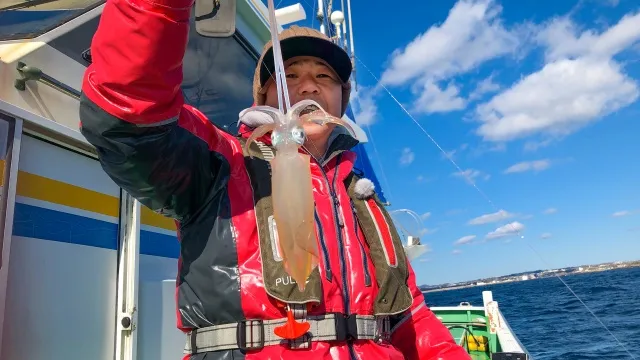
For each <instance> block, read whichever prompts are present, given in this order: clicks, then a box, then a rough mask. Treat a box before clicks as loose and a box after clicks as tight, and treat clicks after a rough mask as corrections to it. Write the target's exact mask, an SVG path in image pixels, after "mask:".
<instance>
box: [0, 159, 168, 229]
mask: <svg viewBox="0 0 640 360" xmlns="http://www.w3.org/2000/svg"><path fill="white" fill-rule="evenodd" d="M4 163H5V162H4V160H0V186H1V185H3V183H4V168H5V166H4ZM16 194H17V195H19V196H24V197H27V198H32V199H36V200H41V201H46V202H50V203H53V204H58V205H64V206H68V207H72V208H76V209H80V210H85V211H89V212H93V213H96V214H102V215H107V216H112V217H116V218H117V217H118V215H119V210H120V209H119V208H120V200H119V199H118V198H117V197H115V196H111V195H107V194H103V193H101V192H97V191H93V190H89V189H86V188H83V187H79V186H75V185H71V184H68V183H65V182H62V181H58V180H54V179H50V178H47V177H44V176H40V175H36V174H32V173H28V172H26V171H22V170H20V171H19V172H18V181H17V189H16ZM140 222H141V223H142V224H143V225H148V226H153V227H157V228H160V229H165V230H169V231H176V225H175V222H174V220H173V219H170V218H167V217H165V216H162V215H160V214H156V213H155V212H153V211H151V210H150V209H149V208H147V207H146V206H142V208H141V219H140Z"/></svg>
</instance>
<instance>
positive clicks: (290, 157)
mask: <svg viewBox="0 0 640 360" xmlns="http://www.w3.org/2000/svg"><path fill="white" fill-rule="evenodd" d="M268 8H269V20H270V21H269V22H270V26H271V40H272V44H273V56H274V64H275V80H276V85H277V89H278V106H279V108H278V109H275V108H273V107H270V106H256V107H253V108H251V109H250V110H249V111H259V112H263V113H266V114H268V115H269V116H270V117H271V118H272V119H273V122H271V123H268V124H265V125H261V126H259V127H257V128H256V129H254V131H253V133H252V134H251V136H250V137H249V139H248V140H247V142H246V143H245V146H246V147H247V148H248V147H249V146H250V145H251V143H252V142H253V141H255V140H256V139H257V138H259V137H261V136H263V135H265V134H267V133H269V132H271V140H272V145H273V146H274V147H275V156H274V158H273V159H271V160H269V162H270V165H271V189H272V193H271V199H272V206H273V216H274V219H275V223H276V229H277V243H278V244H277V245H278V249H279V250H280V254H281V256H282V261H283V265H284V268H285V271H286V272H287V273H288V274H289V275H290V276H291V278H292V279H293V280H295V282H296V284H297V286H298V289H299V290H300V291H301V292H302V291H304V289H305V285H306V281H307V279H308V278H309V276H310V275H311V273H312V272H313V270H314V269H315V268H316V266H318V257H319V256H318V254H319V251H318V245H317V241H316V237H315V218H314V200H313V185H312V182H311V170H310V162H311V157H310V155H308V154H306V153H304V152H302V151H300V148H301V147H302V146H303V145H304V143H305V139H306V136H305V133H304V127H303V125H304V123H306V122H313V123H316V124H329V123H332V124H336V125H341V126H344V127H346V129H347V130H348V131H349V132H350V133H351V135H352V136H354V137H355V133H354V131H353V129H352V128H351V127H350V126H349V124H348V123H346V122H345V121H344V120H342V119H338V118H336V117H334V116H331V115H329V114H328V113H327V112H326V111H324V110H323V109H322V107H321V106H320V105H319V104H318V103H317V102H315V101H313V100H303V101H300V102H298V103H296V104H295V105H294V106H293V107H292V106H291V104H290V102H289V96H288V95H289V92H288V89H287V82H286V78H285V71H284V63H283V61H282V53H281V50H280V43H279V41H278V38H277V35H278V31H277V28H276V17H275V10H274V6H273V0H268Z"/></svg>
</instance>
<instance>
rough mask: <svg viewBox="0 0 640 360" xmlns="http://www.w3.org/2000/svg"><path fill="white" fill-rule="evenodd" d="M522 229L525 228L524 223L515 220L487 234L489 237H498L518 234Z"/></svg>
mask: <svg viewBox="0 0 640 360" xmlns="http://www.w3.org/2000/svg"><path fill="white" fill-rule="evenodd" d="M522 230H524V225H523V224H522V223H520V222H518V221H514V222H512V223H509V224H507V225H504V226H500V227H499V228H497V229H495V230H494V231H491V232H490V233H488V234H487V236H486V238H487V239H498V238H503V237H507V236H513V235H518V233H520V232H521V231H522Z"/></svg>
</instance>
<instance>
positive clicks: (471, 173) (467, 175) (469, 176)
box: [452, 169, 491, 184]
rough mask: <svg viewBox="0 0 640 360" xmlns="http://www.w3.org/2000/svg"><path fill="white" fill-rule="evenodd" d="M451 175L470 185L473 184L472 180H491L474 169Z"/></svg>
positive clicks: (489, 176) (488, 176)
mask: <svg viewBox="0 0 640 360" xmlns="http://www.w3.org/2000/svg"><path fill="white" fill-rule="evenodd" d="M452 175H453V176H457V177H459V178H463V179H464V180H466V181H467V182H468V183H470V184H472V183H474V181H473V180H474V179H476V178H482V179H484V180H489V179H490V178H491V175H489V174H485V173H483V172H482V171H480V170H476V169H467V170H463V171H457V172H454V173H453V174H452Z"/></svg>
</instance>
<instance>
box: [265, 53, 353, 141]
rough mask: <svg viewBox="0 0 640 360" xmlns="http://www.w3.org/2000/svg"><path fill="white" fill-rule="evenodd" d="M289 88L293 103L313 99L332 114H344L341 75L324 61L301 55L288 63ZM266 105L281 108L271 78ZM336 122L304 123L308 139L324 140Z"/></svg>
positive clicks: (286, 67)
mask: <svg viewBox="0 0 640 360" xmlns="http://www.w3.org/2000/svg"><path fill="white" fill-rule="evenodd" d="M284 65H285V73H286V75H287V88H288V89H289V100H290V102H291V105H292V106H293V105H294V104H296V103H298V102H300V101H302V100H306V99H309V100H313V101H315V102H317V103H318V104H320V106H322V108H323V109H324V110H325V111H326V112H327V113H329V114H331V115H333V116H335V117H337V118H340V117H341V113H342V85H341V83H340V79H339V77H338V75H337V74H336V73H335V72H334V71H333V70H332V69H331V68H330V67H329V66H328V65H327V64H326V63H325V62H324V61H322V60H320V59H318V58H315V57H310V56H301V57H296V58H292V59H289V60H288V61H287V62H285V64H284ZM265 103H266V104H265V105H268V106H271V107H275V108H278V92H277V87H276V84H275V81H273V78H271V79H270V80H269V82H268V85H267V93H266V101H265ZM334 127H335V125H333V124H327V125H317V124H310V123H307V124H305V125H304V130H305V133H306V134H307V138H308V139H310V140H312V141H313V140H322V139H326V138H328V136H329V134H331V131H332V130H333V128H334Z"/></svg>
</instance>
